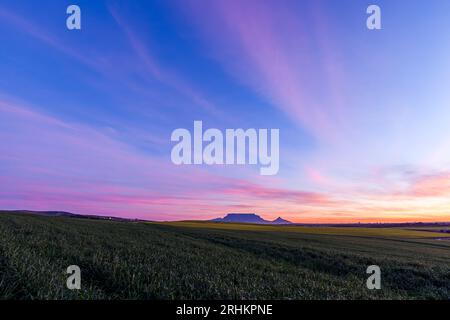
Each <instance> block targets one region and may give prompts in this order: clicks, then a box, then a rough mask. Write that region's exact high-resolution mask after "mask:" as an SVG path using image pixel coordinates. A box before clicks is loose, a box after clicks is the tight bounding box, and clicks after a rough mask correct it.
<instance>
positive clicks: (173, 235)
mask: <svg viewBox="0 0 450 320" xmlns="http://www.w3.org/2000/svg"><path fill="white" fill-rule="evenodd" d="M438 237H442V233H437V232H436V233H435V232H430V231H416V230H403V229H396V228H373V229H371V228H325V227H323V228H313V227H297V226H258V225H245V224H223V223H202V222H179V223H146V222H118V221H107V220H92V219H82V218H73V217H44V216H37V215H26V214H9V213H0V240H1V241H0V299H449V298H450V270H449V267H448V266H449V265H450V241H438V240H435V239H434V238H438ZM373 264H375V265H379V266H380V268H381V271H382V289H381V290H368V289H367V287H366V279H367V277H368V275H367V274H366V268H367V266H369V265H373ZM69 265H78V266H79V267H80V268H81V273H82V286H81V290H74V291H72V290H69V289H67V288H66V278H67V276H68V275H67V274H66V273H65V270H66V268H67V266H69Z"/></svg>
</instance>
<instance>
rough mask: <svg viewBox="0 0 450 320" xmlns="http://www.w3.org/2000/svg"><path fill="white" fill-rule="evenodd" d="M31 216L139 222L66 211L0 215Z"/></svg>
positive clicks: (24, 211) (26, 211) (17, 211)
mask: <svg viewBox="0 0 450 320" xmlns="http://www.w3.org/2000/svg"><path fill="white" fill-rule="evenodd" d="M2 213H6V214H31V215H38V216H45V217H70V218H84V219H97V220H114V221H139V220H137V219H126V218H119V217H111V216H98V215H84V214H76V213H71V212H65V211H31V210H0V214H2Z"/></svg>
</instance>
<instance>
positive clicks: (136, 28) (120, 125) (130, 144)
mask: <svg viewBox="0 0 450 320" xmlns="http://www.w3.org/2000/svg"><path fill="white" fill-rule="evenodd" d="M71 4H76V5H78V6H79V7H80V8H81V26H82V27H81V30H68V29H67V27H66V19H67V17H68V15H67V14H66V9H67V7H68V6H69V5H71ZM371 4H376V5H378V6H379V7H380V8H381V21H382V29H381V30H369V29H368V28H367V27H366V19H367V17H368V15H367V13H366V9H367V7H368V6H369V5H371ZM449 12H450V2H449V1H447V0H429V1H420V0H409V1H404V0H389V1H386V0H371V1H366V0H357V1H355V0H339V1H338V0H327V1H325V0H311V1H310V0H293V1H290V0H277V1H275V0H267V1H258V0H245V1H243V0H239V1H238V0H213V1H207V0H170V1H167V0H165V1H163V0H160V1H157V0H152V1H137V0H136V1H106V0H98V1H88V0H71V1H65V0H40V1H39V3H38V5H37V4H36V3H35V2H33V3H31V2H25V1H2V2H1V3H0V209H9V210H12V209H28V210H61V211H70V212H75V213H81V214H95V215H108V216H110V215H112V216H120V217H126V218H138V219H148V220H185V219H210V218H216V217H220V216H224V215H225V214H227V213H230V212H245V213H248V212H252V213H257V214H259V215H261V216H262V217H264V218H266V219H274V218H276V217H278V216H282V217H283V218H285V219H288V220H291V221H293V222H304V223H338V222H342V223H347V222H403V221H448V220H450V131H449V123H450V90H448V84H449V83H450V59H449V57H450V20H449V19H448V14H449ZM195 120H201V121H202V122H203V126H204V127H205V128H218V129H220V130H225V129H227V128H231V129H233V128H244V129H248V128H268V129H270V128H279V129H280V168H279V172H278V174H277V175H273V176H261V175H260V174H259V167H258V166H255V165H214V166H208V165H178V166H177V165H174V164H173V163H172V161H171V158H170V154H171V149H172V148H173V146H174V143H173V142H172V141H171V140H170V137H171V133H172V132H173V130H175V129H177V128H187V129H189V130H192V129H193V123H194V121H195Z"/></svg>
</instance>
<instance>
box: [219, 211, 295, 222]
mask: <svg viewBox="0 0 450 320" xmlns="http://www.w3.org/2000/svg"><path fill="white" fill-rule="evenodd" d="M211 221H214V222H234V223H257V224H292V222H290V221H287V220H285V219H283V218H281V217H278V218H277V219H275V220H274V221H270V220H265V219H263V218H261V217H260V216H258V215H257V214H255V213H229V214H227V215H226V216H225V217H224V218H216V219H213V220H211Z"/></svg>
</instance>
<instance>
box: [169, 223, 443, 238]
mask: <svg viewBox="0 0 450 320" xmlns="http://www.w3.org/2000/svg"><path fill="white" fill-rule="evenodd" d="M165 224H166V225H171V226H177V227H190V228H209V229H224V230H242V231H271V232H296V233H303V234H321V235H341V236H361V237H387V238H392V237H394V238H416V239H423V238H437V237H442V233H439V232H428V231H425V230H428V228H427V229H424V231H417V230H415V229H401V228H358V227H303V226H289V225H287V226H274V225H257V224H245V223H217V222H201V221H182V222H168V223H165ZM441 229H442V228H441ZM436 230H438V229H436Z"/></svg>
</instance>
